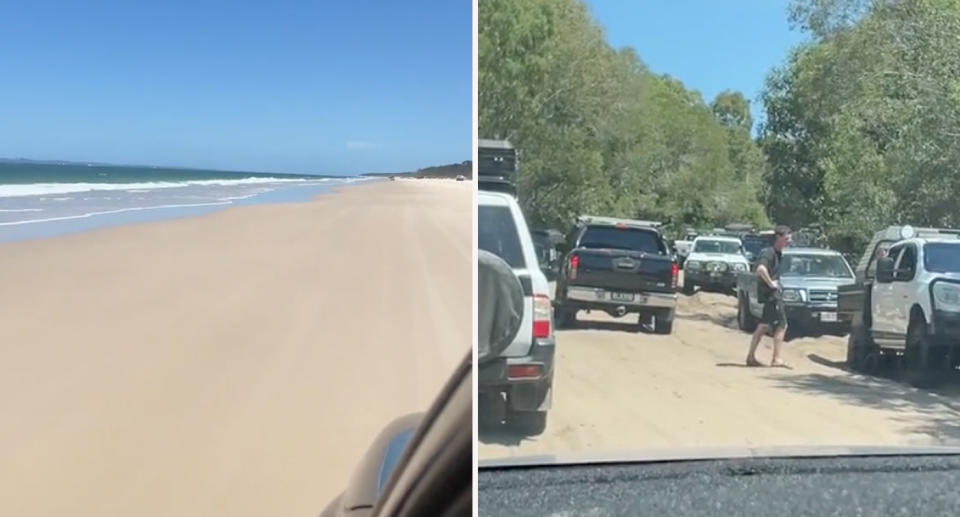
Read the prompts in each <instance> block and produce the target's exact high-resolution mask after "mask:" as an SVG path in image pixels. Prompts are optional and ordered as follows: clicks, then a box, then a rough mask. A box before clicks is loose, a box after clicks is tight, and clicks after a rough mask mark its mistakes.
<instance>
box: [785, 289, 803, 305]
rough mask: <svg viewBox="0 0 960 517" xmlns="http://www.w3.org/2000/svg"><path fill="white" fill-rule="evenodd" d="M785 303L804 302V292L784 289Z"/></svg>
mask: <svg viewBox="0 0 960 517" xmlns="http://www.w3.org/2000/svg"><path fill="white" fill-rule="evenodd" d="M783 301H785V302H802V301H803V292H802V291H801V290H800V289H784V290H783Z"/></svg>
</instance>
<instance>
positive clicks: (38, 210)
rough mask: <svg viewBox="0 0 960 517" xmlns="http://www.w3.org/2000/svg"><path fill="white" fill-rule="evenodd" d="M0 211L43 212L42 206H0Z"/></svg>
mask: <svg viewBox="0 0 960 517" xmlns="http://www.w3.org/2000/svg"><path fill="white" fill-rule="evenodd" d="M0 212H43V209H42V208H0Z"/></svg>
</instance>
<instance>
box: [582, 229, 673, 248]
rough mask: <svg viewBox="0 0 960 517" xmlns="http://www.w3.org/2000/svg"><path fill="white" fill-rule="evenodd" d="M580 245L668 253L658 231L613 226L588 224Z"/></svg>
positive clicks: (583, 246)
mask: <svg viewBox="0 0 960 517" xmlns="http://www.w3.org/2000/svg"><path fill="white" fill-rule="evenodd" d="M580 247H581V248H593V249H615V250H630V251H642V252H644V253H659V254H665V253H666V248H664V246H663V241H662V240H661V239H660V235H659V234H657V232H654V231H651V230H643V229H640V228H616V227H613V226H588V227H587V229H586V230H585V231H584V232H583V236H582V237H580Z"/></svg>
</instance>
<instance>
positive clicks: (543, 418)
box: [507, 411, 547, 436]
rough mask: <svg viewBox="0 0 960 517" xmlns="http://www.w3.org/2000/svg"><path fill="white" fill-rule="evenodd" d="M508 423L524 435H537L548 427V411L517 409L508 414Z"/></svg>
mask: <svg viewBox="0 0 960 517" xmlns="http://www.w3.org/2000/svg"><path fill="white" fill-rule="evenodd" d="M507 424H508V425H509V426H510V427H511V428H512V429H514V430H515V431H517V432H519V433H522V434H523V435H524V436H537V435H540V434H543V431H545V430H546V429H547V412H546V411H515V412H511V413H510V415H509V416H507Z"/></svg>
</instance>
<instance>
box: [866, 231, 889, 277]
mask: <svg viewBox="0 0 960 517" xmlns="http://www.w3.org/2000/svg"><path fill="white" fill-rule="evenodd" d="M896 242H897V241H893V240H889V239H884V240H882V241H879V242H877V245H876V246H874V247H873V251H872V252H871V253H870V260H869V261H867V267H866V268H865V269H864V270H863V279H864V280H873V279H874V278H876V277H877V251H878V250H879V249H880V247H881V246H883V245H885V244H889V247H888V248H887V257H889V256H890V250H892V249H893V247H894V245H895V244H896ZM894 260H896V259H894Z"/></svg>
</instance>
